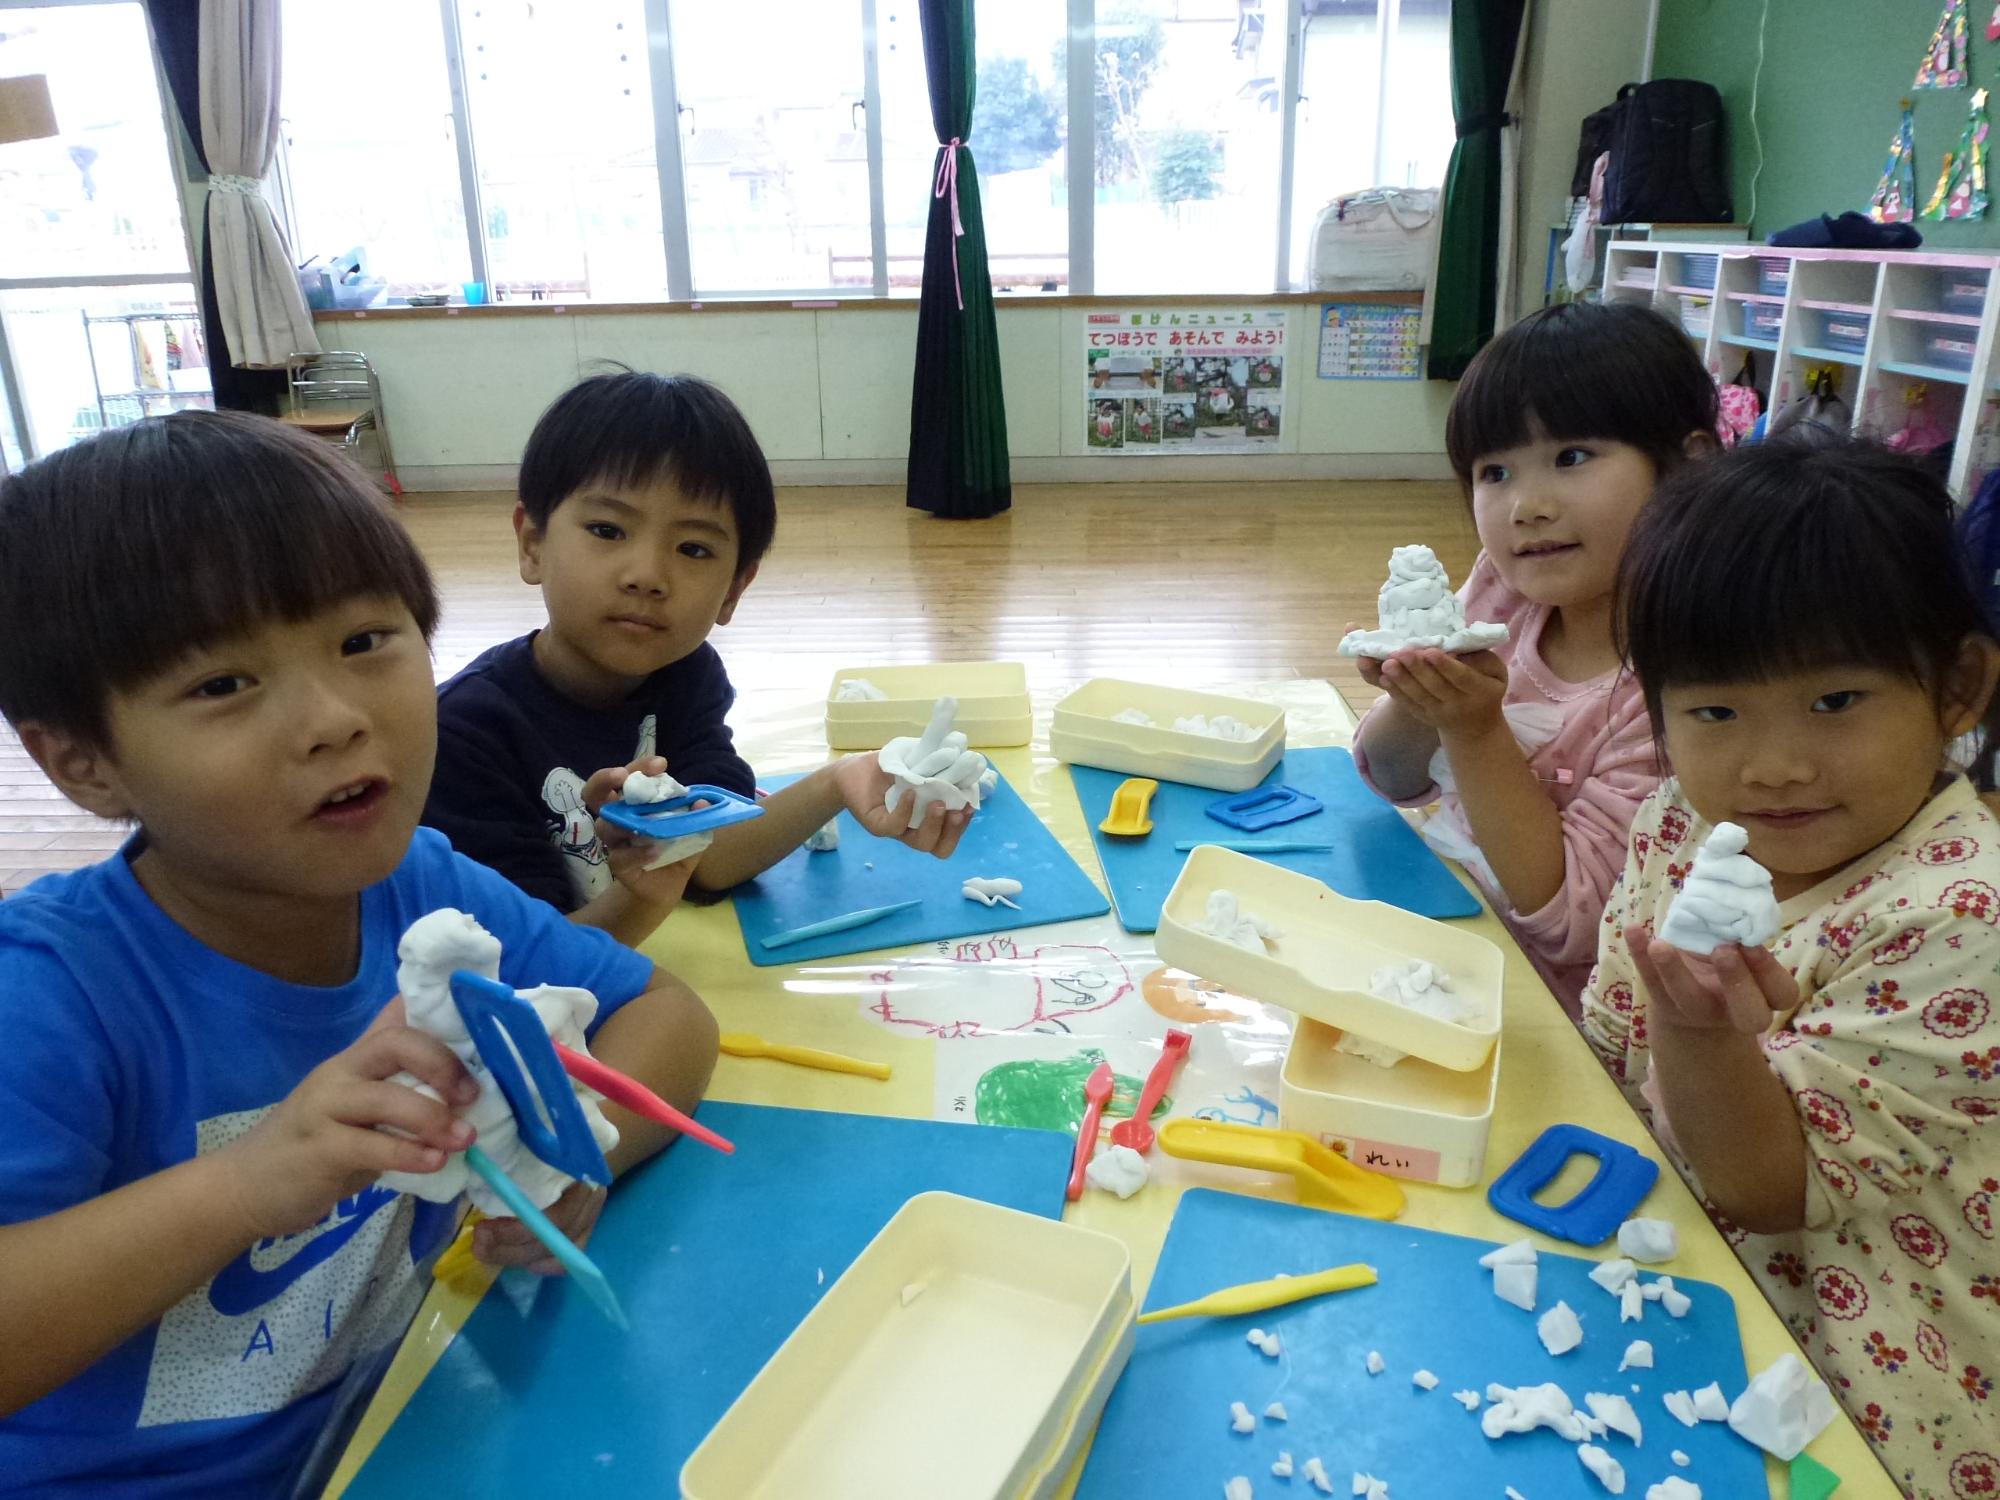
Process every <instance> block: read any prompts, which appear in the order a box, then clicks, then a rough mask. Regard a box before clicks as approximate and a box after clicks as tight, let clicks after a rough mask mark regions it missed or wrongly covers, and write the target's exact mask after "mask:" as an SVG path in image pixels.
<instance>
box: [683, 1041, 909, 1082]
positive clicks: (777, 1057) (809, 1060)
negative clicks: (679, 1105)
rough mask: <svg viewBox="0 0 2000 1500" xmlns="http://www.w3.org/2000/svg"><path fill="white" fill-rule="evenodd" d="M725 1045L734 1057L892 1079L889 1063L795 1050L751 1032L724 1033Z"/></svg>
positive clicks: (838, 1054)
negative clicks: (768, 1059)
mask: <svg viewBox="0 0 2000 1500" xmlns="http://www.w3.org/2000/svg"><path fill="white" fill-rule="evenodd" d="M721 1046H722V1050H723V1051H724V1052H726V1053H728V1054H729V1055H730V1056H731V1057H768V1058H770V1059H771V1060H772V1061H773V1062H785V1063H790V1064H792V1065H793V1066H794V1067H799V1068H817V1069H819V1070H820V1071H821V1072H822V1073H852V1074H854V1075H855V1076H856V1077H858V1078H875V1079H883V1080H886V1079H887V1078H888V1077H889V1065H888V1064H887V1063H878V1062H868V1061H866V1060H864V1059H862V1058H859V1057H844V1056H842V1055H841V1054H840V1053H838V1052H822V1051H820V1050H819V1049H818V1048H817V1047H791V1046H786V1045H783V1044H781V1043H778V1042H767V1041H765V1040H764V1039H763V1038H762V1037H761V1036H752V1035H750V1033H749V1032H747V1031H728V1032H724V1033H723V1035H722V1043H721Z"/></svg>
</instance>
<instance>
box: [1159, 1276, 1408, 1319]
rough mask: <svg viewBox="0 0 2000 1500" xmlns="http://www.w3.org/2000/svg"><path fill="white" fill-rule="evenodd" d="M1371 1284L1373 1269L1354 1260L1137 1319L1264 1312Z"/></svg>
mask: <svg viewBox="0 0 2000 1500" xmlns="http://www.w3.org/2000/svg"><path fill="white" fill-rule="evenodd" d="M1373 1285H1375V1268H1374V1267H1373V1266H1365V1265H1362V1264H1361V1263H1360V1262H1359V1261H1357V1262H1355V1263H1354V1264H1353V1265H1351V1266H1333V1267H1330V1268H1329V1269H1327V1270H1324V1271H1315V1272H1313V1273H1312V1275H1310V1276H1277V1277H1273V1278H1272V1279H1271V1280H1269V1281H1246V1282H1244V1283H1243V1284H1242V1285H1241V1286H1226V1287H1223V1288H1222V1289H1221V1290H1220V1291H1215V1292H1210V1293H1209V1294H1208V1295H1207V1296H1206V1297H1197V1298H1196V1299H1195V1300H1194V1301H1192V1302H1182V1303H1180V1304H1179V1305H1177V1306H1174V1307H1163V1308H1160V1309H1159V1310H1158V1311H1157V1312H1149V1313H1141V1314H1140V1315H1139V1321H1140V1322H1141V1323H1164V1322H1166V1321H1167V1320H1168V1319H1169V1318H1233V1317H1236V1316H1237V1315H1239V1314H1241V1313H1253V1312H1263V1311H1264V1310H1265V1309H1266V1308H1268V1307H1283V1306H1285V1305H1286V1304H1287V1303H1290V1302H1303V1301H1305V1300H1306V1299H1307V1298H1308V1297H1324V1296H1325V1295H1326V1294H1327V1293H1328V1292H1348V1291H1352V1290H1353V1289H1354V1288H1355V1287H1358V1286H1373Z"/></svg>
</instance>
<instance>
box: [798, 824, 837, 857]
mask: <svg viewBox="0 0 2000 1500" xmlns="http://www.w3.org/2000/svg"><path fill="white" fill-rule="evenodd" d="M839 847H840V819H839V818H829V819H827V821H826V823H825V825H824V826H822V827H819V828H815V829H814V830H813V831H812V832H811V833H809V834H807V835H806V848H808V849H810V850H811V851H812V852H813V853H814V854H827V853H830V852H832V851H833V850H835V849H838V848H839Z"/></svg>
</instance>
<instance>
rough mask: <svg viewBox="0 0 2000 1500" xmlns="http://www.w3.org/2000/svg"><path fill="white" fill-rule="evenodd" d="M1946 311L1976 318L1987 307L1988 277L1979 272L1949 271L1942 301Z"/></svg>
mask: <svg viewBox="0 0 2000 1500" xmlns="http://www.w3.org/2000/svg"><path fill="white" fill-rule="evenodd" d="M1940 300H1941V301H1942V302H1943V305H1944V310H1945V311H1946V312H1948V313H1957V314H1958V315H1959V316H1960V317H1966V318H1976V317H1978V316H1979V314H1980V313H1981V312H1982V311H1983V310H1984V309H1985V306H1986V277H1985V275H1984V274H1983V273H1981V272H1979V271H1947V272H1945V273H1944V291H1943V294H1942V297H1941V299H1940Z"/></svg>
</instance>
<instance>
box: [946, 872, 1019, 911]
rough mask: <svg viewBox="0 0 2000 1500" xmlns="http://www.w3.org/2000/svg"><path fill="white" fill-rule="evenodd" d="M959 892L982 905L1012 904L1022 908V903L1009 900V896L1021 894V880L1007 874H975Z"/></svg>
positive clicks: (967, 898) (1017, 908) (1016, 907)
mask: <svg viewBox="0 0 2000 1500" xmlns="http://www.w3.org/2000/svg"><path fill="white" fill-rule="evenodd" d="M959 894H960V895H962V896H963V897H965V899H966V900H968V901H977V902H979V903H980V905H982V906H1011V907H1013V908H1014V910H1015V911H1019V910H1020V909H1021V907H1020V903H1019V902H1015V901H1009V900H1008V899H1007V898H1008V897H1009V896H1018V895H1020V894H1021V882H1020V881H1018V880H1009V879H1007V878H1006V877H1005V876H997V877H988V876H984V875H975V876H974V877H973V878H972V879H970V880H968V881H966V882H965V884H964V885H962V886H961V887H959Z"/></svg>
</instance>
